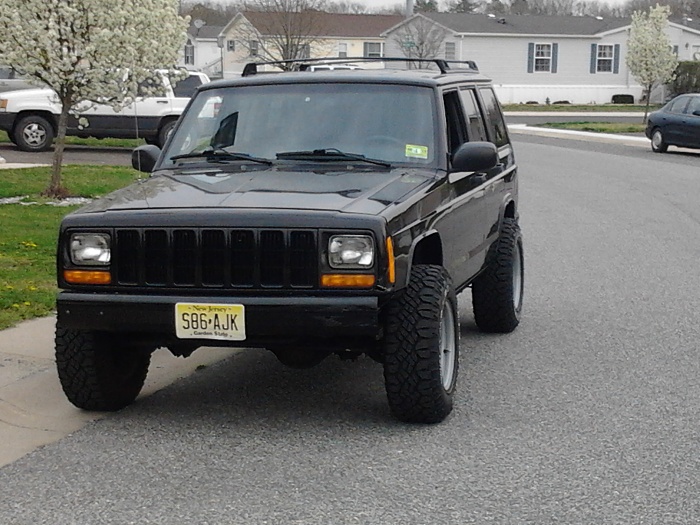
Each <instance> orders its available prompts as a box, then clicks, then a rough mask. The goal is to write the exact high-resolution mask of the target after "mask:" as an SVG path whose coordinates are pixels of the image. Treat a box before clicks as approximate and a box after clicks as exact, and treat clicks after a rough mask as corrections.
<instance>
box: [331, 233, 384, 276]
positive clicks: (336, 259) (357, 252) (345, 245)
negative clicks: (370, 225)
mask: <svg viewBox="0 0 700 525" xmlns="http://www.w3.org/2000/svg"><path fill="white" fill-rule="evenodd" d="M328 264H330V265H331V268H344V269H351V268H371V267H372V265H373V264H374V241H373V240H372V237H370V236H369V235H333V236H332V237H331V238H330V239H329V241H328Z"/></svg>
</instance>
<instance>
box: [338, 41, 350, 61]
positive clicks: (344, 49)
mask: <svg viewBox="0 0 700 525" xmlns="http://www.w3.org/2000/svg"><path fill="white" fill-rule="evenodd" d="M338 57H339V58H347V57H348V45H347V44H344V43H340V44H338Z"/></svg>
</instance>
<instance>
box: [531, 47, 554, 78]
mask: <svg viewBox="0 0 700 525" xmlns="http://www.w3.org/2000/svg"><path fill="white" fill-rule="evenodd" d="M551 70H552V44H535V71H547V72H549V71H551Z"/></svg>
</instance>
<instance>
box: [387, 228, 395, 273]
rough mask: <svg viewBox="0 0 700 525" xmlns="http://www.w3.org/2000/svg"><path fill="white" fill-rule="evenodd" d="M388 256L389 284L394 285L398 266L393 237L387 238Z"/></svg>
mask: <svg viewBox="0 0 700 525" xmlns="http://www.w3.org/2000/svg"><path fill="white" fill-rule="evenodd" d="M386 256H387V258H388V259H389V261H388V263H389V264H388V270H387V277H388V279H389V283H390V284H394V283H395V282H396V264H395V262H394V241H392V240H391V237H387V238H386Z"/></svg>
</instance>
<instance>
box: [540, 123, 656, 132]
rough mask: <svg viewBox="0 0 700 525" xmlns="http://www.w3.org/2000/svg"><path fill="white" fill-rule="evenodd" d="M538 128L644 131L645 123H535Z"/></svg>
mask: <svg viewBox="0 0 700 525" xmlns="http://www.w3.org/2000/svg"><path fill="white" fill-rule="evenodd" d="M534 126H536V127H538V128H555V129H572V130H576V131H592V132H595V133H644V129H645V128H646V125H644V124H631V123H625V122H546V123H544V124H535V125H534Z"/></svg>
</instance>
